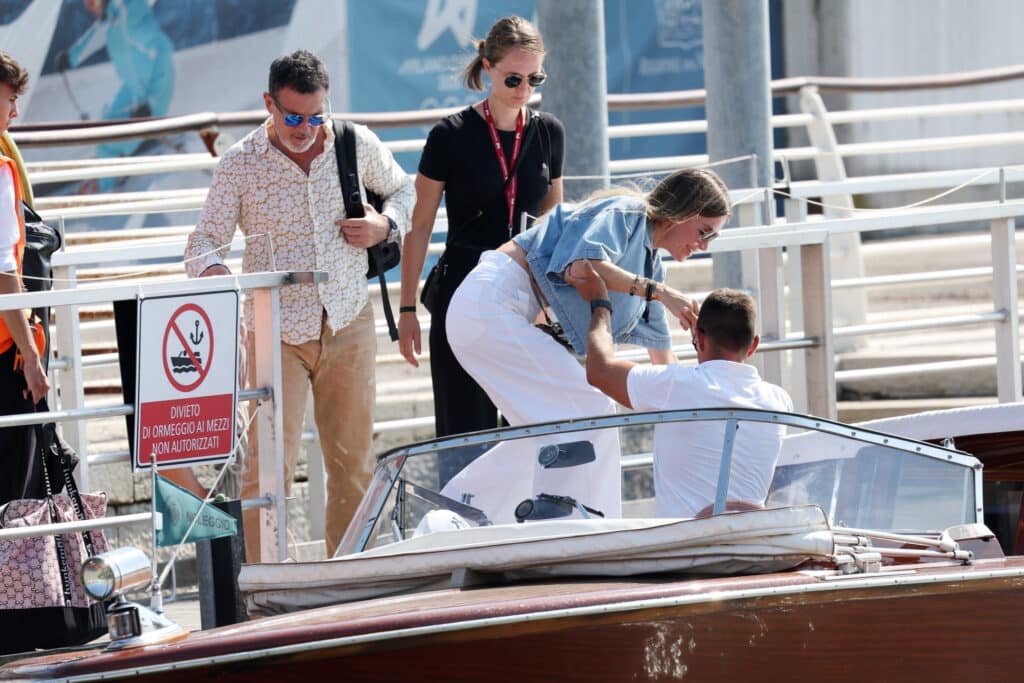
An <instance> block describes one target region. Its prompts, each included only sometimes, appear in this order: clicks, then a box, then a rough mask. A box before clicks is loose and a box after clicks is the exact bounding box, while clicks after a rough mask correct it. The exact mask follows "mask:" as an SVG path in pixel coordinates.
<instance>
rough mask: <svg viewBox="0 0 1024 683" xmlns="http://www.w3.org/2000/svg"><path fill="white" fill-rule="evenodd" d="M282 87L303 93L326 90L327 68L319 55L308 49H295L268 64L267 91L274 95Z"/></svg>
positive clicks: (327, 87) (327, 82) (327, 86)
mask: <svg viewBox="0 0 1024 683" xmlns="http://www.w3.org/2000/svg"><path fill="white" fill-rule="evenodd" d="M284 87H288V88H291V89H292V90H294V91H295V92H298V93H302V94H303V95H308V94H309V93H313V92H316V91H317V90H319V89H320V88H323V89H324V90H328V89H329V88H330V79H329V78H328V77H327V68H326V67H325V66H324V63H323V62H321V61H320V58H319V57H317V56H316V55H315V54H313V53H312V52H309V51H308V50H296V51H295V52H293V53H291V54H290V55H281V56H280V57H278V58H277V59H275V60H274V61H273V63H271V65H270V78H269V82H268V84H267V91H268V92H269V93H270V94H271V95H275V96H276V95H277V93H278V91H279V90H281V88H284Z"/></svg>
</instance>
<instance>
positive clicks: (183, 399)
mask: <svg viewBox="0 0 1024 683" xmlns="http://www.w3.org/2000/svg"><path fill="white" fill-rule="evenodd" d="M237 400H238V292H236V291H233V290H232V291H225V292H211V293H208V294H200V295H194V296H188V297H182V296H174V297H154V298H147V299H140V300H139V328H138V355H137V372H136V389H135V446H136V447H135V457H134V458H133V461H132V467H133V469H145V468H148V467H149V466H150V458H151V457H152V455H153V454H154V453H155V454H156V457H157V466H158V467H159V468H164V467H180V466H184V465H193V464H196V463H200V462H218V461H223V460H225V459H226V458H227V457H228V456H229V455H231V453H232V451H233V450H234V447H235V419H234V416H235V406H236V404H237Z"/></svg>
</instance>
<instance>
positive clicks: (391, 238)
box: [385, 216, 402, 242]
mask: <svg viewBox="0 0 1024 683" xmlns="http://www.w3.org/2000/svg"><path fill="white" fill-rule="evenodd" d="M385 218H387V219H388V225H390V226H391V227H390V228H389V229H388V239H387V241H388V242H398V240H399V238H400V237H401V236H402V233H401V232H399V230H398V223H395V220H394V219H393V218H392V217H391V216H385Z"/></svg>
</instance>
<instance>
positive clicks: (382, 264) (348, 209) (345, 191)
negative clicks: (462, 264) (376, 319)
mask: <svg viewBox="0 0 1024 683" xmlns="http://www.w3.org/2000/svg"><path fill="white" fill-rule="evenodd" d="M331 123H332V125H333V123H334V122H333V121H332V122H331ZM334 153H335V154H336V155H337V157H338V176H339V177H340V179H341V196H342V199H344V200H345V215H347V216H348V217H349V218H362V217H363V216H364V215H365V214H364V212H363V200H362V195H361V194H360V193H359V168H358V166H356V134H355V131H354V130H353V129H352V124H351V123H349V122H348V121H342V122H341V130H340V131H339V130H338V127H337V126H335V127H334ZM366 201H367V202H369V204H370V206H372V207H373V208H374V209H376V210H377V211H378V212H380V211H381V209H383V208H384V198H383V197H381V196H380V195H379V194H377V193H376V192H374V191H372V190H370V189H369V188H366ZM366 258H367V260H368V264H367V266H368V267H367V269H366V277H367V279H373V278H375V277H376V278H377V280H378V282H380V298H381V304H383V306H384V318H385V319H386V320H387V323H388V334H389V335H390V336H391V341H398V328H397V327H396V326H395V315H394V313H392V312H391V300H390V299H389V298H388V283H387V279H386V278H385V276H384V273H385V272H386V271H388V270H390V269H392V268H394V267H395V266H397V265H398V261H399V260H400V259H401V258H402V247H401V245H400V244H398V243H396V242H387V241H385V242H381V243H380V244H375V245H373V246H372V247H370V248H369V249H367V250H366Z"/></svg>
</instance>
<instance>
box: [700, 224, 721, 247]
mask: <svg viewBox="0 0 1024 683" xmlns="http://www.w3.org/2000/svg"><path fill="white" fill-rule="evenodd" d="M721 234H722V231H721V230H705V229H704V228H699V229H698V230H697V239H699V240H700V241H701V242H703V243H704V244H710V243H711V240H713V239H715V238H716V237H718V236H719V235H721Z"/></svg>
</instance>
